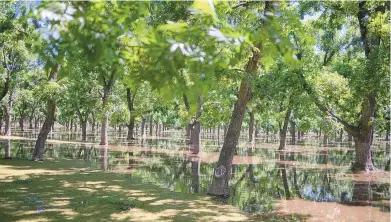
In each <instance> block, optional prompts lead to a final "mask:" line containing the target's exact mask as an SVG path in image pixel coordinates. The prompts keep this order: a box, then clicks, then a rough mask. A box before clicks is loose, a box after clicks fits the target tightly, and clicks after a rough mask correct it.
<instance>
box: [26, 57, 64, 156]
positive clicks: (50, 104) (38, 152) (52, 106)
mask: <svg viewBox="0 0 391 222" xmlns="http://www.w3.org/2000/svg"><path fill="white" fill-rule="evenodd" d="M60 69H61V65H60V64H57V66H56V70H55V71H53V72H52V73H51V74H50V77H49V81H52V82H54V81H56V79H57V75H58V72H59V71H60ZM55 111H56V103H55V101H54V100H52V99H49V100H48V101H47V104H46V118H45V122H44V123H43V126H42V128H41V131H40V132H39V135H38V139H37V141H36V143H35V148H34V153H33V155H32V157H31V160H33V161H37V160H42V159H43V151H44V148H45V143H46V139H47V137H48V134H49V132H50V130H51V128H52V125H53V124H54V121H55Z"/></svg>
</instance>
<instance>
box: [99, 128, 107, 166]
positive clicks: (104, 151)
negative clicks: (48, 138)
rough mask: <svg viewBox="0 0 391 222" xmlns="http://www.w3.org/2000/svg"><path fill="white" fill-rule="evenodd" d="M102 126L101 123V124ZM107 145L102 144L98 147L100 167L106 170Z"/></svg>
mask: <svg viewBox="0 0 391 222" xmlns="http://www.w3.org/2000/svg"><path fill="white" fill-rule="evenodd" d="M102 128H103V125H102ZM107 149H108V146H107V145H104V146H102V147H100V169H101V170H103V171H106V170H107V168H108V155H107V154H108V150H107Z"/></svg>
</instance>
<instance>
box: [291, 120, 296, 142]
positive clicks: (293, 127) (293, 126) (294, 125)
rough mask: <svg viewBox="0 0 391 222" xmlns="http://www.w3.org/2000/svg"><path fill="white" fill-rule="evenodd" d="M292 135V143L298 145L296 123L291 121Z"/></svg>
mask: <svg viewBox="0 0 391 222" xmlns="http://www.w3.org/2000/svg"><path fill="white" fill-rule="evenodd" d="M291 136H292V141H291V143H292V145H296V123H295V121H291Z"/></svg>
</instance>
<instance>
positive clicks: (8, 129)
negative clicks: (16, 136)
mask: <svg viewBox="0 0 391 222" xmlns="http://www.w3.org/2000/svg"><path fill="white" fill-rule="evenodd" d="M15 87H16V85H15V84H14V86H12V88H11V91H10V95H9V98H8V106H7V108H6V109H5V110H6V112H5V133H4V134H5V135H6V136H11V120H12V113H13V112H12V111H13V110H12V105H13V103H14V98H15Z"/></svg>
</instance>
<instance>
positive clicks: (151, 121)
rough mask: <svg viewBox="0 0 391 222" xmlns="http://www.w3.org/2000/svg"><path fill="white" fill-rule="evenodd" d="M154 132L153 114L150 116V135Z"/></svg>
mask: <svg viewBox="0 0 391 222" xmlns="http://www.w3.org/2000/svg"><path fill="white" fill-rule="evenodd" d="M152 134H153V115H151V117H149V136H152Z"/></svg>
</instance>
